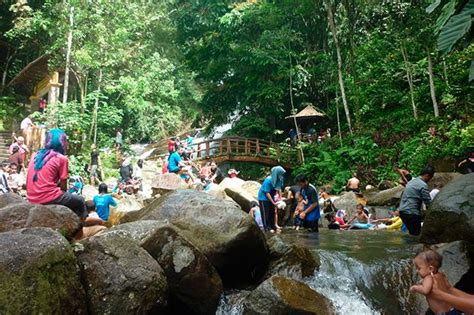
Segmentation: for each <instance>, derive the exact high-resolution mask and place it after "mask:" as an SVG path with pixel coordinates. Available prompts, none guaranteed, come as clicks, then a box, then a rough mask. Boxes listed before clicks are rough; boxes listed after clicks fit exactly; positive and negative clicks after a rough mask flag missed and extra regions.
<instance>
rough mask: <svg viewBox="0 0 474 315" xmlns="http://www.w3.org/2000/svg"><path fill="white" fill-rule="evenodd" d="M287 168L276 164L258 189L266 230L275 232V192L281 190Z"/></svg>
mask: <svg viewBox="0 0 474 315" xmlns="http://www.w3.org/2000/svg"><path fill="white" fill-rule="evenodd" d="M285 173H286V171H285V169H284V168H283V167H281V166H275V167H273V168H272V169H271V172H270V176H268V177H267V178H265V180H264V181H263V183H262V187H260V190H259V191H258V203H259V205H260V209H261V210H262V212H263V217H262V219H263V226H264V227H265V230H266V231H270V232H271V233H275V231H276V229H277V228H276V224H275V206H276V205H277V203H276V202H275V200H274V196H275V192H276V191H281V189H282V187H283V184H284V179H285Z"/></svg>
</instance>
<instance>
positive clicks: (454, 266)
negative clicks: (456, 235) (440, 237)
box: [433, 241, 473, 285]
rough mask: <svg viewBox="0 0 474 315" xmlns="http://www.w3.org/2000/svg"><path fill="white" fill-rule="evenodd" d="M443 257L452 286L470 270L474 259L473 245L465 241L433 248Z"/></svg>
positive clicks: (444, 267) (445, 270) (442, 268)
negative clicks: (473, 254)
mask: <svg viewBox="0 0 474 315" xmlns="http://www.w3.org/2000/svg"><path fill="white" fill-rule="evenodd" d="M433 249H435V250H436V251H437V252H438V253H439V254H441V256H443V266H442V267H441V271H443V272H444V273H445V274H446V276H447V277H448V280H449V282H450V283H451V284H453V285H455V284H456V283H458V282H459V281H460V280H461V278H462V276H463V275H465V274H466V273H467V272H468V271H469V268H470V265H471V264H470V260H471V258H472V251H473V248H472V244H468V243H467V242H464V241H456V242H451V243H444V244H439V245H435V246H433Z"/></svg>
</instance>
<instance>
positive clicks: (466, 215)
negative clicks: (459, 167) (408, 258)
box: [421, 174, 474, 244]
mask: <svg viewBox="0 0 474 315" xmlns="http://www.w3.org/2000/svg"><path fill="white" fill-rule="evenodd" d="M473 183H474V174H466V175H462V176H458V177H456V178H455V179H454V180H452V181H451V182H450V183H449V184H448V185H446V186H445V187H444V188H443V189H441V191H440V192H439V193H438V195H437V196H436V198H435V199H434V200H433V202H432V203H431V205H430V207H429V208H428V211H427V212H426V216H425V221H424V224H423V229H422V231H421V241H422V242H425V243H430V244H435V243H442V242H452V241H456V240H466V241H469V242H474V184H473Z"/></svg>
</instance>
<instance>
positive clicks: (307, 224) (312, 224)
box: [303, 220, 319, 232]
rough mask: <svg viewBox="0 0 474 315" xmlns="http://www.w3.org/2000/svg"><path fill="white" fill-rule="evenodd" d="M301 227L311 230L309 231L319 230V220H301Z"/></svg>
mask: <svg viewBox="0 0 474 315" xmlns="http://www.w3.org/2000/svg"><path fill="white" fill-rule="evenodd" d="M303 227H304V228H305V229H309V230H311V232H319V220H314V221H308V220H305V221H304V222H303Z"/></svg>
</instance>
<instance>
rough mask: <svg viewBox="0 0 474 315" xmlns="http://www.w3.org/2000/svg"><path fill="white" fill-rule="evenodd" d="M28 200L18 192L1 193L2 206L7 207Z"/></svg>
mask: <svg viewBox="0 0 474 315" xmlns="http://www.w3.org/2000/svg"><path fill="white" fill-rule="evenodd" d="M24 202H26V201H24V200H23V198H21V197H20V196H19V195H17V194H12V193H6V194H2V195H0V208H3V207H6V206H8V205H10V204H18V203H24Z"/></svg>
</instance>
